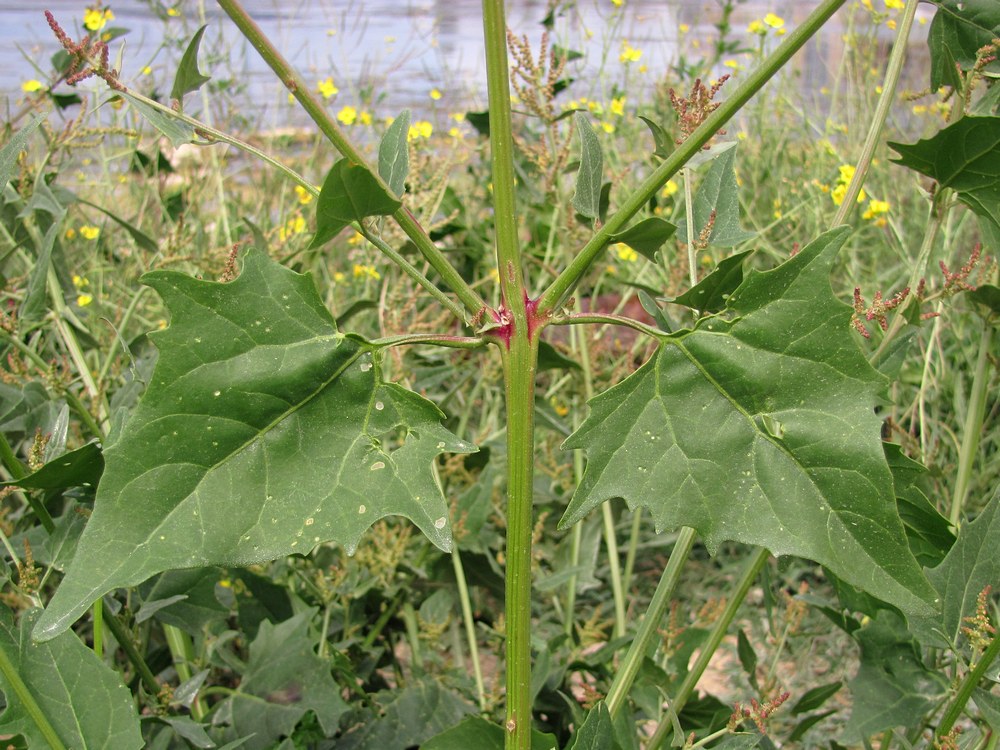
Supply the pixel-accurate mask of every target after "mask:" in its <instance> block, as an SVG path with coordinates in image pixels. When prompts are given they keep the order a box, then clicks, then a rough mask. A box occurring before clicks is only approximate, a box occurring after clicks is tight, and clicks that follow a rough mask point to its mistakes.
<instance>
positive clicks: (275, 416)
mask: <svg viewBox="0 0 1000 750" xmlns="http://www.w3.org/2000/svg"><path fill="white" fill-rule="evenodd" d="M145 280H146V282H147V283H148V284H149V285H150V286H152V287H153V288H155V289H156V290H157V291H158V292H159V293H160V295H161V296H162V297H163V299H164V301H165V303H166V305H167V307H168V308H169V310H170V314H171V325H170V326H169V327H168V328H167V329H166V330H164V331H160V332H158V333H154V334H152V337H153V339H154V341H155V342H156V344H157V346H158V348H159V349H160V357H159V360H158V361H157V364H156V369H155V370H154V372H153V376H152V379H151V381H150V384H149V387H148V389H147V391H146V393H145V395H144V396H143V398H142V401H141V402H140V403H139V405H138V406H137V407H136V409H135V410H134V412H133V414H132V416H131V417H130V419H129V420H128V421H127V422H126V423H125V425H124V426H123V427H122V428H121V430H120V431H118V433H117V434H115V435H113V436H112V437H111V438H110V439H109V443H108V445H107V446H106V448H105V452H104V458H105V462H106V467H105V471H104V475H103V477H102V479H101V484H100V486H99V487H98V492H97V498H96V501H95V507H94V514H93V516H92V517H91V519H90V522H89V523H88V525H87V528H86V530H85V532H84V534H83V537H82V538H81V539H80V545H79V548H78V550H77V554H76V557H75V558H74V561H73V563H72V565H70V567H69V570H68V572H67V576H66V578H65V580H64V581H63V582H62V585H61V586H60V587H59V590H58V591H57V592H56V594H55V597H54V598H53V599H52V601H51V602H50V604H49V606H48V608H47V609H46V611H45V614H44V615H43V616H42V619H41V620H40V622H39V624H38V629H37V630H36V633H35V636H36V637H37V638H43V639H44V638H51V637H53V636H54V635H57V634H58V633H59V632H61V631H62V630H64V629H65V628H66V627H68V626H69V624H70V623H71V622H72V621H73V620H74V619H75V618H76V617H78V616H79V615H80V614H82V612H83V611H84V610H85V609H86V607H87V606H88V602H91V601H93V600H94V599H96V598H97V597H98V596H100V595H101V594H103V593H104V592H106V591H110V590H111V589H113V588H116V587H119V586H131V585H134V584H137V583H140V582H141V581H143V580H145V579H146V578H149V577H150V576H152V575H153V574H155V573H158V572H161V571H163V570H169V569H173V568H190V567H199V566H205V565H248V564H253V563H258V562H262V561H265V560H272V559H275V558H277V557H280V556H282V555H287V554H290V553H296V552H299V553H306V552H308V551H309V550H310V549H312V548H313V547H314V546H316V545H318V544H322V543H324V542H328V541H335V542H338V543H339V544H342V545H344V546H345V547H346V548H347V549H348V551H353V550H354V548H355V547H356V545H357V543H358V540H359V538H360V537H361V535H362V533H363V532H364V531H365V530H366V529H367V528H368V527H369V526H370V525H371V524H372V523H374V522H375V521H376V520H378V519H379V518H382V517H383V516H386V515H390V514H399V515H403V516H406V517H407V518H410V519H412V520H413V522H414V523H416V524H417V526H419V527H420V529H421V530H422V531H423V532H424V533H425V534H427V536H428V537H429V538H430V539H431V540H432V541H433V542H434V543H435V544H437V545H438V546H440V547H442V548H444V549H448V548H450V545H451V533H450V528H449V525H448V506H447V503H446V502H445V500H444V498H443V496H442V494H441V489H440V487H439V485H438V482H437V479H436V476H435V474H434V472H433V469H432V462H433V461H434V459H435V457H436V456H438V455H439V454H441V453H444V452H446V451H452V452H470V451H473V450H475V447H474V446H472V445H470V444H469V443H466V442H464V441H461V440H459V439H457V438H456V437H455V436H454V435H453V434H451V433H450V432H448V431H447V430H445V429H444V428H443V427H442V426H441V424H440V420H441V418H442V414H441V413H440V411H439V410H438V409H437V408H436V407H435V406H434V405H433V404H431V403H430V402H429V401H427V400H425V399H423V398H421V397H420V396H418V395H417V394H415V393H412V392H411V391H407V390H406V389H404V388H401V387H399V386H397V385H394V384H391V383H383V382H381V379H380V367H379V365H378V359H379V355H378V352H374V351H372V347H370V346H368V345H366V344H363V343H359V342H358V341H355V340H354V339H352V338H349V337H346V336H344V335H343V334H341V333H338V332H337V330H336V327H335V326H334V323H333V319H332V318H331V316H330V313H329V312H328V311H327V310H326V308H325V307H324V306H323V303H322V301H321V300H320V298H319V295H318V294H317V292H316V288H315V286H314V284H313V281H312V278H311V277H309V276H307V275H299V274H296V273H293V272H292V271H289V270H287V269H285V268H283V267H281V266H280V265H278V264H277V263H275V262H273V261H271V260H270V259H269V258H268V257H267V256H266V255H264V254H263V253H261V252H259V251H256V250H251V251H249V252H248V253H247V255H246V256H245V258H244V264H243V272H242V273H241V274H240V276H239V277H238V278H237V279H236V280H235V281H233V282H231V283H229V284H219V283H214V282H208V281H200V280H198V279H194V278H191V277H189V276H185V275H184V274H180V273H176V272H166V271H158V272H154V273H151V274H148V275H147V276H146V277H145Z"/></svg>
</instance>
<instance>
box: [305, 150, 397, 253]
mask: <svg viewBox="0 0 1000 750" xmlns="http://www.w3.org/2000/svg"><path fill="white" fill-rule="evenodd" d="M401 205H403V204H402V203H400V202H399V201H398V200H396V199H395V198H394V197H393V196H391V195H389V194H388V193H386V192H385V189H384V188H383V187H382V186H381V185H380V184H379V181H378V180H377V179H375V177H374V175H372V173H371V172H369V171H368V168H367V167H363V166H360V165H358V164H354V163H352V162H350V161H348V160H347V159H340V160H338V161H337V163H336V164H334V165H333V167H332V168H331V169H330V172H329V174H327V176H326V180H324V181H323V187H322V189H321V190H320V191H319V199H318V200H317V201H316V236H315V237H313V241H312V242H311V243H310V245H309V247H310V248H316V247H319V246H320V245H323V244H325V243H326V242H328V241H329V240H331V239H333V237H334V236H335V235H336V234H337V233H338V232H340V230H341V229H343V228H344V227H346V226H347V225H348V224H350V223H351V222H352V221H361V220H362V219H364V218H366V217H368V216H386V215H388V214H391V213H393V212H394V211H395V210H396V209H398V208H399V207H400V206H401Z"/></svg>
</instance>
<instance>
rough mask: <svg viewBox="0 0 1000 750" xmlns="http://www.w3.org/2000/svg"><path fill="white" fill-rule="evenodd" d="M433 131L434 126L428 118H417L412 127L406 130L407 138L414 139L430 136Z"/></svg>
mask: <svg viewBox="0 0 1000 750" xmlns="http://www.w3.org/2000/svg"><path fill="white" fill-rule="evenodd" d="M433 132H434V126H433V125H431V124H430V123H429V122H427V120H417V121H416V122H415V123H413V124H412V125H410V129H409V130H408V131H407V132H406V140H408V141H413V140H416V139H417V138H430V137H431V133H433Z"/></svg>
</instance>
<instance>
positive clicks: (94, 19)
mask: <svg viewBox="0 0 1000 750" xmlns="http://www.w3.org/2000/svg"><path fill="white" fill-rule="evenodd" d="M114 20H115V14H114V13H112V12H111V8H100V7H98V8H87V9H85V10H84V11H83V25H84V26H86V27H87V29H88V30H90V31H100V30H101V29H103V28H104V27H105V26H106V25H107V23H108V21H114Z"/></svg>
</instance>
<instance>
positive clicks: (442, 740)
mask: <svg viewBox="0 0 1000 750" xmlns="http://www.w3.org/2000/svg"><path fill="white" fill-rule="evenodd" d="M503 745H504V731H503V727H501V726H499V725H498V724H494V723H493V722H491V721H487V720H486V719H484V718H482V717H480V716H466V717H465V718H463V719H462V721H460V722H459V723H458V724H456V725H455V726H453V727H451V728H450V729H446V730H445V731H443V732H442V733H441V734H439V735H437V736H435V737H431V738H430V739H429V740H427V741H426V742H425V743H423V744H422V745H421V746H420V750H472V749H473V748H474V749H475V750H503ZM531 750H558V745H557V744H556V741H555V739H553V737H552V735H551V734H543V733H542V732H539V731H538V730H537V729H532V730H531Z"/></svg>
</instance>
